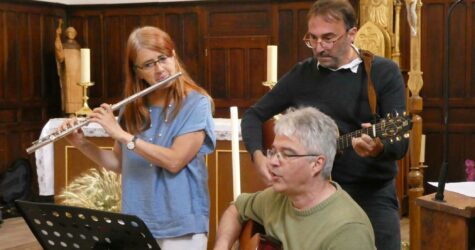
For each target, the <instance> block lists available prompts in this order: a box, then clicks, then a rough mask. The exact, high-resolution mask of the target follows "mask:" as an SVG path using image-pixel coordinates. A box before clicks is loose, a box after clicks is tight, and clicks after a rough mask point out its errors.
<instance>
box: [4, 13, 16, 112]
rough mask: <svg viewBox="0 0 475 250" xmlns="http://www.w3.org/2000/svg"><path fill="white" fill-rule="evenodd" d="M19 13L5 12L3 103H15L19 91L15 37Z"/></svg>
mask: <svg viewBox="0 0 475 250" xmlns="http://www.w3.org/2000/svg"><path fill="white" fill-rule="evenodd" d="M18 18H19V13H15V12H10V11H9V12H6V16H5V19H6V23H5V26H6V27H5V29H6V37H5V38H8V39H7V40H6V41H5V42H6V43H5V45H6V53H7V64H6V65H5V66H6V76H7V78H6V79H5V82H4V88H5V95H4V97H3V99H4V101H7V102H12V103H13V102H15V101H16V100H18V95H19V94H20V93H19V90H18V84H17V83H19V82H20V71H19V65H20V62H19V60H20V58H19V57H18V56H19V48H18V46H19V44H18V37H17V27H18V26H17V25H16V24H18Z"/></svg>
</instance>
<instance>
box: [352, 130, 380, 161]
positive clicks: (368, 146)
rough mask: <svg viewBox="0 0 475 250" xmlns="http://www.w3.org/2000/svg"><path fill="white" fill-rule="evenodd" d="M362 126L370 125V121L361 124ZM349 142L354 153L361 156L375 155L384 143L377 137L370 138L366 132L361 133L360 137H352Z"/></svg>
mask: <svg viewBox="0 0 475 250" xmlns="http://www.w3.org/2000/svg"><path fill="white" fill-rule="evenodd" d="M361 127H363V128H369V127H371V123H363V124H361ZM351 144H352V146H353V149H354V150H355V152H356V154H358V155H359V156H361V157H376V156H378V155H379V154H380V153H381V152H383V149H384V144H383V143H382V142H381V140H380V139H379V138H371V137H370V136H369V135H367V134H362V135H361V137H357V138H352V139H351Z"/></svg>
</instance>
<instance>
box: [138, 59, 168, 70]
mask: <svg viewBox="0 0 475 250" xmlns="http://www.w3.org/2000/svg"><path fill="white" fill-rule="evenodd" d="M168 58H169V57H168V56H165V55H161V56H159V57H157V59H155V60H151V61H147V62H145V63H144V64H142V66H138V65H135V67H136V68H138V69H141V70H144V71H150V70H152V69H153V68H154V67H155V65H156V64H157V63H158V64H159V65H160V66H163V65H165V64H166V63H167V60H168Z"/></svg>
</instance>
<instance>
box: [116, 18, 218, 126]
mask: <svg viewBox="0 0 475 250" xmlns="http://www.w3.org/2000/svg"><path fill="white" fill-rule="evenodd" d="M139 49H149V50H153V51H157V52H158V53H161V54H163V55H165V56H167V57H171V56H173V57H174V58H175V67H176V72H181V73H182V75H181V76H180V77H179V78H177V79H176V80H174V81H173V83H171V85H170V87H167V88H166V95H165V96H166V97H165V106H164V107H163V116H164V119H166V120H165V122H167V120H168V121H170V120H173V119H174V118H175V117H176V116H177V115H178V113H179V112H180V110H181V108H182V107H181V106H182V104H183V100H184V99H185V97H186V95H187V93H188V91H189V90H195V91H197V92H199V93H201V94H203V95H206V96H208V97H209V99H210V101H211V103H212V106H213V101H212V99H211V97H210V96H209V95H208V93H207V92H206V90H204V89H203V88H201V87H200V86H198V85H197V84H196V83H195V81H193V79H191V77H190V75H189V74H188V72H186V70H185V68H184V66H183V63H182V62H181V60H180V59H179V57H178V56H177V55H176V53H175V44H174V43H173V41H172V39H171V38H170V36H169V35H168V34H167V33H166V32H165V31H163V30H161V29H159V28H156V27H151V26H145V27H141V28H137V29H135V30H134V31H132V33H131V34H130V36H129V39H128V41H127V51H126V60H127V62H126V65H125V89H124V95H125V96H131V95H133V94H135V93H137V92H140V91H142V90H144V89H145V88H147V87H149V84H148V83H147V82H145V80H141V79H139V78H138V77H137V72H136V69H135V59H136V57H137V52H138V50H139ZM171 102H174V104H175V105H174V106H175V107H174V109H173V111H172V112H171V117H166V114H168V109H169V104H170V103H171ZM148 106H149V104H148V103H147V98H146V97H142V98H139V99H137V100H135V101H133V102H131V103H130V104H128V105H127V106H125V109H124V113H123V118H122V121H121V123H122V124H123V125H124V126H125V129H126V130H127V131H128V132H130V133H132V134H138V133H140V132H143V131H145V130H146V129H147V128H149V127H150V124H151V121H150V113H149V108H148Z"/></svg>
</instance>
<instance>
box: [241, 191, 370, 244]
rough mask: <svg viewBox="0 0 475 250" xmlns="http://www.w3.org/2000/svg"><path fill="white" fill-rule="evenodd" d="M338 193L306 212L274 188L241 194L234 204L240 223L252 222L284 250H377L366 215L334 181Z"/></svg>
mask: <svg viewBox="0 0 475 250" xmlns="http://www.w3.org/2000/svg"><path fill="white" fill-rule="evenodd" d="M332 184H333V185H334V186H335V187H336V189H337V191H336V192H335V193H334V194H332V195H331V196H330V197H328V198H327V199H326V200H324V201H323V202H321V203H319V204H318V205H316V206H315V207H312V208H310V209H307V210H297V209H295V208H294V207H293V206H292V204H291V201H290V200H289V199H288V197H287V196H285V195H283V194H280V193H277V192H275V191H274V190H273V188H267V189H265V190H264V191H261V192H257V193H254V194H241V195H240V196H239V197H238V198H237V200H236V202H235V203H234V204H235V205H236V207H237V209H238V211H239V214H240V215H241V221H242V222H244V221H247V220H249V219H252V220H254V221H256V222H257V223H260V224H261V225H263V226H264V228H265V230H266V234H267V235H268V236H271V237H273V238H275V239H277V240H279V241H280V242H281V243H282V246H283V247H284V249H289V250H293V249H295V250H306V249H376V248H375V246H374V233H373V228H372V227H371V223H370V221H369V219H368V216H366V214H365V213H364V211H363V210H362V209H361V208H360V207H359V206H358V204H356V202H355V201H353V200H352V199H351V197H350V196H349V195H348V194H347V193H346V192H345V191H344V190H343V189H341V187H340V185H338V184H337V183H335V182H332Z"/></svg>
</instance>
